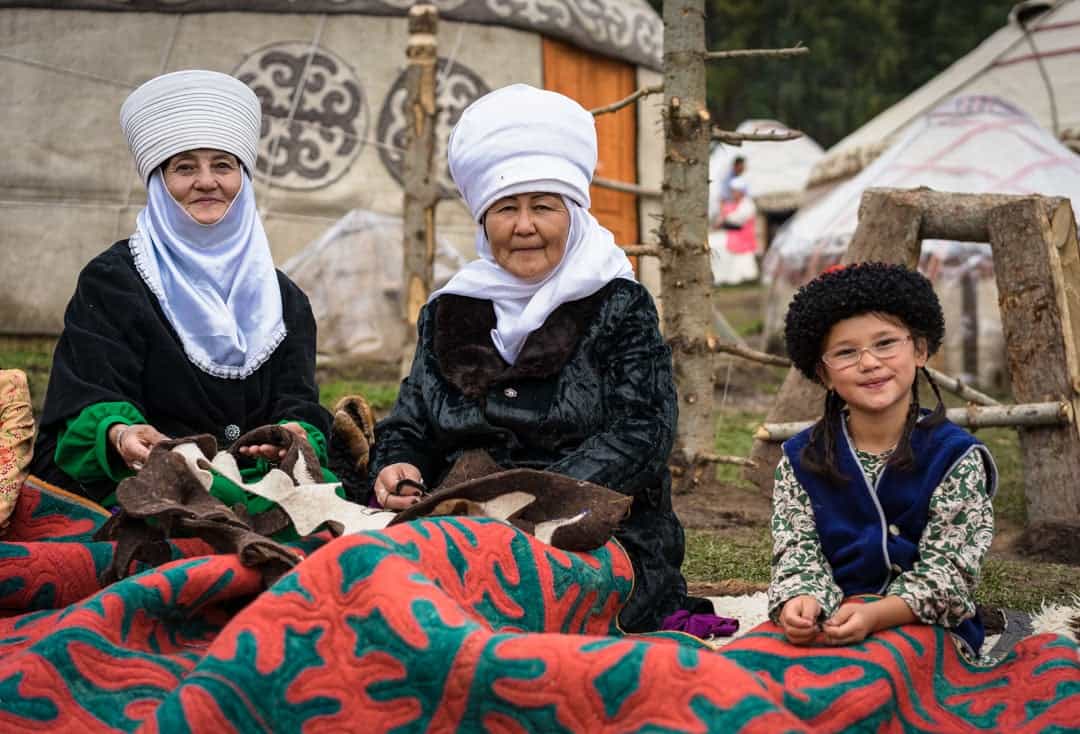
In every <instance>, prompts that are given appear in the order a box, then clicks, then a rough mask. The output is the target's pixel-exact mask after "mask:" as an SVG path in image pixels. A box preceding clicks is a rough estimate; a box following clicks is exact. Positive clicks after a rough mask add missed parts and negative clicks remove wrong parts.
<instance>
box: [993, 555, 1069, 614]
mask: <svg viewBox="0 0 1080 734" xmlns="http://www.w3.org/2000/svg"><path fill="white" fill-rule="evenodd" d="M1075 596H1080V574H1077V572H1076V567H1075V566H1066V565H1063V564H1060V563H1037V562H1034V561H1022V560H1015V559H1010V558H996V557H991V558H988V559H987V560H986V562H985V563H984V564H983V569H982V578H981V579H980V582H979V588H978V589H977V590H976V591H975V600H976V601H978V602H980V603H982V604H989V605H991V606H998V607H1011V608H1013V609H1023V610H1026V611H1029V612H1030V611H1036V610H1038V609H1039V608H1040V607H1041V606H1042V603H1043V602H1044V601H1046V602H1057V603H1061V602H1069V601H1070V597H1075Z"/></svg>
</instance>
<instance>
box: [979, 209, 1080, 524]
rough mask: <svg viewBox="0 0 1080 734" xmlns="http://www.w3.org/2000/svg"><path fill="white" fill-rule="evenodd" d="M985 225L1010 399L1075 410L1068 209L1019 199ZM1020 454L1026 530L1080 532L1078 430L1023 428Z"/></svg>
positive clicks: (1075, 259)
mask: <svg viewBox="0 0 1080 734" xmlns="http://www.w3.org/2000/svg"><path fill="white" fill-rule="evenodd" d="M987 226H988V229H989V233H990V243H991V246H992V248H993V253H994V274H995V277H996V278H997V286H998V302H999V304H1000V305H1001V326H1002V330H1003V331H1004V333H1005V348H1006V357H1007V365H1008V369H1009V379H1010V381H1011V383H1012V392H1013V396H1014V398H1015V399H1016V400H1017V401H1022V402H1035V401H1039V400H1047V399H1065V400H1067V401H1068V402H1070V403H1071V405H1072V408H1073V410H1074V411H1075V410H1077V409H1080V400H1078V395H1080V343H1078V338H1080V294H1078V293H1077V291H1076V289H1077V283H1080V246H1078V244H1077V238H1076V224H1075V217H1074V214H1073V211H1072V207H1071V206H1070V205H1069V203H1068V202H1067V201H1064V200H1061V199H1041V198H1039V197H1024V198H1020V199H1018V200H1014V201H1011V202H1007V203H1004V204H1002V205H1000V206H998V207H996V208H995V209H993V210H992V211H991V212H990V214H989V217H988V225H987ZM1020 448H1021V450H1022V451H1023V455H1024V493H1025V495H1026V496H1027V506H1028V523H1029V531H1031V532H1036V533H1037V532H1038V528H1039V526H1041V525H1044V524H1060V523H1066V524H1069V525H1073V526H1075V527H1076V529H1077V531H1078V533H1080V481H1077V477H1080V429H1078V427H1077V426H1076V425H1075V424H1074V425H1071V426H1044V427H1033V428H1024V429H1021V430H1020ZM1077 542H1080V537H1078V538H1077Z"/></svg>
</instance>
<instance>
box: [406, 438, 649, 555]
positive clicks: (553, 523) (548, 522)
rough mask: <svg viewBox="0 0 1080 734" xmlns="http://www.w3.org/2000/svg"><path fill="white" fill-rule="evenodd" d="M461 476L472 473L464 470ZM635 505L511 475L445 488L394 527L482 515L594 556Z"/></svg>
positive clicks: (557, 482) (525, 472) (581, 487)
mask: <svg viewBox="0 0 1080 734" xmlns="http://www.w3.org/2000/svg"><path fill="white" fill-rule="evenodd" d="M463 458H464V457H463ZM488 460H490V457H488ZM468 461H469V464H470V467H469V470H471V471H476V470H477V468H478V467H480V466H482V465H483V464H484V460H483V458H482V457H479V456H472V457H471V458H469V459H468ZM491 464H492V465H494V462H491ZM456 468H457V467H455V469H456ZM453 473H454V469H451V474H453ZM460 473H461V474H467V473H469V471H467V470H465V469H463V470H462V471H461V472H460ZM448 476H449V475H448ZM632 503H633V498H632V497H629V496H627V495H624V494H621V493H619V492H616V491H614V490H611V489H608V488H607V487H601V486H600V485H598V484H592V483H590V482H584V481H581V480H578V479H572V478H570V477H567V476H564V475H562V474H555V473H553V472H543V471H536V470H535V469H510V470H506V471H498V472H495V473H491V474H487V475H486V476H480V477H476V478H473V479H468V480H466V481H464V482H461V483H458V484H455V485H452V486H448V485H447V483H444V485H443V486H441V487H440V488H439V489H438V490H436V491H435V492H433V493H432V494H431V495H429V496H428V497H426V498H425V499H423V500H421V501H420V502H418V503H416V504H415V505H413V506H412V507H409V508H408V509H406V510H403V511H402V512H400V513H398V515H397V517H395V518H394V520H393V522H392V523H391V525H394V524H397V523H401V522H408V521H409V520H415V519H417V518H420V517H427V516H437V515H442V514H452V515H460V514H467V515H469V516H473V517H475V516H477V515H480V516H484V517H494V518H495V519H498V520H505V521H506V522H509V523H511V524H512V525H514V526H515V527H518V528H520V529H521V530H524V531H525V532H528V533H531V534H533V535H535V536H536V537H537V538H539V539H540V540H543V541H544V542H546V543H550V544H551V545H553V546H555V547H556V548H562V549H563V550H570V551H588V550H595V549H596V548H599V547H600V546H602V545H603V544H604V543H606V542H607V541H608V540H609V539H610V538H611V534H612V533H613V532H614V530H615V528H616V527H618V524H619V522H620V521H622V519H623V518H625V517H626V516H627V515H628V514H629V512H630V505H631V504H632Z"/></svg>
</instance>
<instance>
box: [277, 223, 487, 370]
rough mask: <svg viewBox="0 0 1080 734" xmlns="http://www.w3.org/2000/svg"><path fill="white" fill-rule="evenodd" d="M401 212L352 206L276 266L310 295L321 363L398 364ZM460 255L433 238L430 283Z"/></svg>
mask: <svg viewBox="0 0 1080 734" xmlns="http://www.w3.org/2000/svg"><path fill="white" fill-rule="evenodd" d="M402 239H403V237H402V224H401V217H398V216H393V215H390V214H379V213H377V212H371V211H366V210H364V209H353V210H352V211H351V212H349V213H348V214H346V215H345V216H343V217H342V218H341V219H339V220H338V221H337V222H335V223H334V225H333V226H332V227H330V228H329V229H328V230H327V231H326V232H325V233H324V234H323V235H322V236H321V237H319V238H318V239H317V240H315V241H314V242H312V243H311V244H310V245H308V246H307V247H305V248H304V249H303V250H301V251H300V252H298V253H296V254H295V255H293V256H292V257H291V258H289V259H288V260H287V261H286V262H285V263H284V264H283V265H282V266H281V269H282V270H284V271H285V272H286V273H287V274H288V276H289V277H290V278H292V280H293V282H294V283H296V284H297V285H298V286H300V287H301V288H302V289H303V290H304V292H305V293H307V295H308V298H309V299H310V301H311V311H312V313H313V314H314V315H315V321H316V322H317V323H318V326H319V344H318V354H317V362H318V365H319V366H320V367H347V366H350V365H355V364H357V363H365V364H368V363H373V362H386V363H392V364H394V365H397V364H399V362H400V359H401V350H402V348H403V346H404V345H405V341H406V340H405V336H406V334H405V328H404V324H403V323H402V319H401V298H400V295H401V266H402ZM465 262H466V260H465V258H464V257H462V255H461V254H460V253H459V252H458V251H457V249H456V248H454V246H453V245H451V244H450V242H449V240H448V239H447V238H446V237H439V236H436V240H435V272H434V283H433V286H434V287H435V288H439V287H442V286H443V285H444V284H445V283H446V281H448V280H450V276H452V275H453V274H454V273H456V272H457V271H458V269H459V268H460V267H461V266H462V265H464V264H465Z"/></svg>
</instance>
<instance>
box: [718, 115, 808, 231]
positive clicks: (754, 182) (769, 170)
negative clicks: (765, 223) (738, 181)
mask: <svg viewBox="0 0 1080 734" xmlns="http://www.w3.org/2000/svg"><path fill="white" fill-rule="evenodd" d="M788 131H789V128H788V126H787V125H784V124H783V123H781V122H777V121H776V120H744V121H743V122H741V123H739V126H738V128H736V132H740V133H784V132H788ZM737 156H741V157H742V158H743V159H744V160H745V161H746V172H745V174H743V178H745V179H746V181H747V184H748V185H749V187H750V196H751V197H753V199H754V204H755V206H757V209H758V211H759V212H763V213H765V214H767V215H777V216H783V215H785V214H790V213H791V212H793V211H794V210H796V209H798V208H799V207H800V206H801V205H802V197H803V192H804V191H805V189H806V184H807V181H809V179H810V171H811V170H812V169H813V168H814V166H815V165H816V164H817V162H818V161H820V160H821V159H822V158H823V157H824V156H825V151H824V149H822V147H821V146H820V145H818V143H817V141H816V140H814V139H813V138H811V137H810V136H808V135H803V136H801V137H798V138H795V139H794V140H784V141H780V142H753V141H749V142H745V143H743V144H742V145H740V146H738V147H735V146H732V145H724V144H722V143H718V144H717V145H716V147H714V148H713V151H712V153H711V154H710V155H709V207H710V214H712V213H713V207H714V206H715V205H716V202H717V200H718V199H719V198H720V187H721V184H722V182H723V180H724V177H725V176H726V175H728V173H729V172H730V171H731V166H732V163H733V162H734V160H735V158H736V157H737ZM711 218H712V217H711V216H710V219H711Z"/></svg>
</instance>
